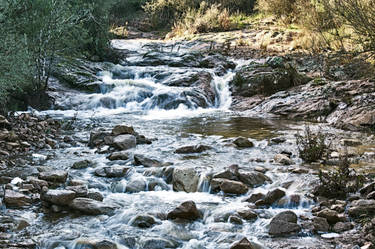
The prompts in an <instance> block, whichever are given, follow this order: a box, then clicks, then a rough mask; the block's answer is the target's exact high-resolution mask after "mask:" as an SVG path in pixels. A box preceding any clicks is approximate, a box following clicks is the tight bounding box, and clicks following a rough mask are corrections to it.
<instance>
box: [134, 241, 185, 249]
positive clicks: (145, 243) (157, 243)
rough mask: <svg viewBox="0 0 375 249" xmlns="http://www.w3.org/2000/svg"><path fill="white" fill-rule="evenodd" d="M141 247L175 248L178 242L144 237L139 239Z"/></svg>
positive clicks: (149, 248) (148, 248)
mask: <svg viewBox="0 0 375 249" xmlns="http://www.w3.org/2000/svg"><path fill="white" fill-rule="evenodd" d="M140 244H141V246H142V247H141V248H143V249H164V248H177V247H178V244H177V243H174V242H172V241H170V240H167V239H164V238H144V239H141V241H140Z"/></svg>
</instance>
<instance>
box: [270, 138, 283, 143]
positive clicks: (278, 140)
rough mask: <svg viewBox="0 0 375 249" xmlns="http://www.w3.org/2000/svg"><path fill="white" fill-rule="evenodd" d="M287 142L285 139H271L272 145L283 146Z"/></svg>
mask: <svg viewBox="0 0 375 249" xmlns="http://www.w3.org/2000/svg"><path fill="white" fill-rule="evenodd" d="M285 142H286V139H285V138H283V137H275V138H272V139H271V144H282V143H285Z"/></svg>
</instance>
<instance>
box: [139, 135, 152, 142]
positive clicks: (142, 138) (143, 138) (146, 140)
mask: <svg viewBox="0 0 375 249" xmlns="http://www.w3.org/2000/svg"><path fill="white" fill-rule="evenodd" d="M136 139H137V144H152V140H151V139H149V138H146V137H145V136H143V135H139V134H136Z"/></svg>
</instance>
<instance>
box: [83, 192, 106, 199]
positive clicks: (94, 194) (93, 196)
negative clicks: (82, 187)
mask: <svg viewBox="0 0 375 249" xmlns="http://www.w3.org/2000/svg"><path fill="white" fill-rule="evenodd" d="M87 198H89V199H93V200H96V201H103V199H104V197H103V195H102V194H101V193H100V192H96V191H88V192H87Z"/></svg>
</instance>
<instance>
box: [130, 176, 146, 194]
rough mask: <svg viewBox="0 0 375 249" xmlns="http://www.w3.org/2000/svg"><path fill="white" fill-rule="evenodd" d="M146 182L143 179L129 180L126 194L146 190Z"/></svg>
mask: <svg viewBox="0 0 375 249" xmlns="http://www.w3.org/2000/svg"><path fill="white" fill-rule="evenodd" d="M146 185H147V183H146V181H145V180H144V179H143V178H137V179H134V180H131V181H129V182H128V184H127V185H126V192H128V193H137V192H141V191H145V190H146Z"/></svg>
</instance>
